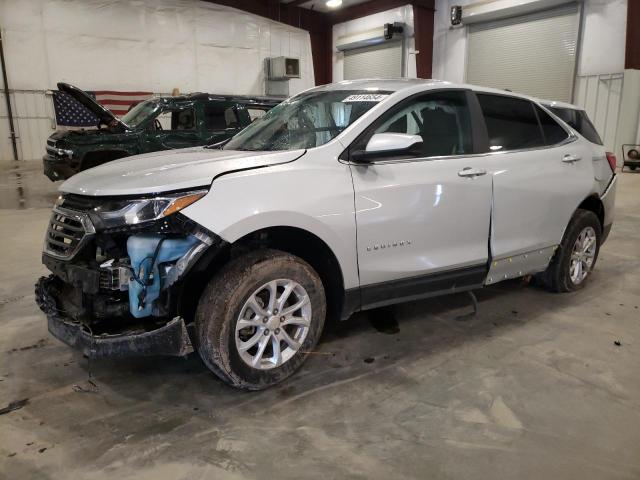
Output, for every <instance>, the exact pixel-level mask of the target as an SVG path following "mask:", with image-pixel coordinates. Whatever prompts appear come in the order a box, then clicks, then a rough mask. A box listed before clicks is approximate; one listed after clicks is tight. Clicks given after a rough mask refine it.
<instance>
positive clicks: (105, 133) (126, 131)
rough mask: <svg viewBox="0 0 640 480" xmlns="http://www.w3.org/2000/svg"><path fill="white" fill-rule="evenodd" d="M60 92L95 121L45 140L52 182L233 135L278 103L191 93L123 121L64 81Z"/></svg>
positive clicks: (157, 101)
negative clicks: (116, 162) (94, 124)
mask: <svg viewBox="0 0 640 480" xmlns="http://www.w3.org/2000/svg"><path fill="white" fill-rule="evenodd" d="M58 89H59V90H60V91H62V92H65V93H67V94H69V95H71V96H72V97H73V98H74V99H75V100H77V101H78V102H80V103H81V104H82V105H84V106H85V107H86V108H87V109H89V110H90V111H91V112H92V113H93V114H94V115H95V116H96V117H98V122H99V123H98V125H97V127H98V128H97V129H89V130H69V131H62V130H60V131H56V132H55V133H53V134H52V135H51V136H50V137H49V138H48V139H47V147H46V154H45V156H44V158H43V163H44V173H45V175H46V176H47V177H49V178H50V179H51V180H52V181H56V180H64V179H67V178H69V177H71V176H72V175H74V174H76V173H78V172H80V171H82V170H86V169H88V168H91V167H95V166H97V165H102V164H103V163H107V162H110V161H112V160H115V159H118V158H123V157H128V156H130V155H136V154H139V153H148V152H155V151H158V150H170V149H175V148H185V147H194V146H199V145H210V144H214V143H218V142H221V141H223V140H227V139H229V138H231V137H233V136H234V135H235V134H236V133H238V132H239V131H240V130H242V129H243V128H244V127H246V126H247V125H249V124H250V123H251V122H252V121H253V120H255V119H256V118H259V117H261V116H262V115H264V114H265V113H266V112H267V111H268V110H270V109H271V108H273V107H274V106H276V105H277V104H278V103H279V102H280V100H278V99H273V98H266V97H245V96H224V95H211V94H208V93H192V94H189V95H181V96H176V97H158V98H152V99H149V100H145V101H143V102H140V103H138V104H137V105H135V106H134V107H133V108H131V110H129V112H127V114H126V115H124V116H123V117H122V118H118V117H116V116H115V115H114V114H113V113H112V112H111V111H109V110H108V109H106V108H105V107H103V106H102V105H100V104H99V103H98V102H96V101H95V100H94V99H93V98H92V97H91V96H89V95H88V94H87V93H86V92H84V91H82V90H80V89H79V88H77V87H74V86H73V85H69V84H67V83H58Z"/></svg>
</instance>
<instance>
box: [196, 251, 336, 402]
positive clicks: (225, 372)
mask: <svg viewBox="0 0 640 480" xmlns="http://www.w3.org/2000/svg"><path fill="white" fill-rule="evenodd" d="M280 278H287V279H291V280H294V281H295V282H297V283H298V284H300V285H301V286H302V287H303V288H304V289H305V290H306V292H307V294H308V296H309V299H310V302H311V311H312V316H311V322H310V326H309V331H308V333H307V336H306V338H305V339H304V341H303V343H302V346H301V347H300V349H299V350H298V351H297V352H296V353H295V354H294V355H293V356H292V357H291V358H290V359H288V360H287V361H285V362H284V363H283V364H281V365H280V366H277V367H274V368H270V369H267V370H261V369H258V368H253V367H251V366H250V365H248V364H247V363H245V361H244V360H243V359H242V358H241V357H240V354H239V352H238V350H237V348H236V338H235V336H236V322H237V321H238V317H239V315H240V313H241V311H242V308H243V306H244V304H245V302H246V301H247V299H248V298H249V297H250V296H251V295H252V294H253V292H255V290H256V289H258V288H259V287H260V286H261V285H264V284H265V283H267V282H269V281H272V280H275V279H280ZM325 314H326V300H325V292H324V287H323V285H322V282H321V280H320V277H319V276H318V274H317V273H316V271H315V270H314V269H313V268H312V267H311V266H310V265H309V264H308V263H307V262H305V261H304V260H302V259H301V258H299V257H296V256H294V255H291V254H288V253H285V252H282V251H278V250H271V249H262V250H258V251H255V252H251V253H248V254H245V255H243V256H242V257H239V258H236V259H234V260H232V261H231V262H229V263H228V264H227V265H225V266H224V267H223V268H222V269H221V270H220V271H218V272H217V273H216V274H215V275H214V277H213V278H212V279H211V280H210V281H209V284H208V285H207V286H206V287H205V289H204V292H203V293H202V296H201V297H200V301H199V303H198V308H197V311H196V335H195V336H196V338H195V344H196V349H197V350H198V353H199V354H200V357H201V358H202V361H203V362H204V363H205V365H206V366H207V367H208V368H209V369H210V370H211V371H212V372H213V373H215V374H216V375H217V376H218V377H220V379H222V380H223V381H224V382H225V383H227V384H229V385H231V386H234V387H237V388H241V389H245V390H262V389H265V388H268V387H270V386H272V385H275V384H276V383H278V382H281V381H283V380H284V379H286V378H287V377H289V376H290V375H291V374H293V373H294V372H295V371H296V370H297V369H298V368H300V366H301V365H302V363H303V362H304V361H305V359H306V357H307V355H308V352H309V351H311V350H313V348H314V347H315V346H316V344H317V343H318V340H319V339H320V335H321V333H322V329H323V327H324V321H325Z"/></svg>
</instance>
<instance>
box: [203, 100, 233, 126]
mask: <svg viewBox="0 0 640 480" xmlns="http://www.w3.org/2000/svg"><path fill="white" fill-rule="evenodd" d="M239 126H240V122H238V115H237V113H236V109H235V107H234V106H233V105H231V106H230V105H228V104H224V103H217V102H209V103H206V104H205V105H204V128H205V130H226V129H227V128H238V127H239Z"/></svg>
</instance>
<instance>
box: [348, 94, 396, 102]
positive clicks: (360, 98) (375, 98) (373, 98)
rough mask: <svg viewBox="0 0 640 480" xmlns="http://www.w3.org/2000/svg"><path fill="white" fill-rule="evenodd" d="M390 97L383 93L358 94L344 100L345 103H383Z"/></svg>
mask: <svg viewBox="0 0 640 480" xmlns="http://www.w3.org/2000/svg"><path fill="white" fill-rule="evenodd" d="M388 96H389V95H385V94H382V93H357V94H355V95H349V96H348V97H347V98H345V99H344V100H342V101H343V102H344V103H347V102H381V101H382V100H384V99H385V98H387V97H388Z"/></svg>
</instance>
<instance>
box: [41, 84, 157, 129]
mask: <svg viewBox="0 0 640 480" xmlns="http://www.w3.org/2000/svg"><path fill="white" fill-rule="evenodd" d="M85 93H86V94H87V95H89V96H90V97H92V98H94V99H95V100H97V102H98V103H99V104H101V105H102V106H104V107H106V108H107V109H109V110H111V112H113V114H114V115H116V116H123V115H124V114H126V113H127V111H128V110H129V108H131V106H132V105H135V104H137V103H139V102H141V101H143V100H146V99H148V98H151V97H152V96H153V93H151V92H116V91H110V90H100V91H95V92H87V91H85ZM53 106H54V109H55V113H56V124H57V125H58V127H59V128H61V129H67V130H72V129H75V128H92V127H97V126H98V117H96V116H95V115H94V114H93V113H91V111H89V110H88V109H87V108H86V107H85V106H84V105H82V104H81V103H80V102H78V101H77V100H76V99H75V98H73V97H72V96H71V95H68V94H67V93H65V92H61V91H59V90H55V91H54V92H53Z"/></svg>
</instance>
